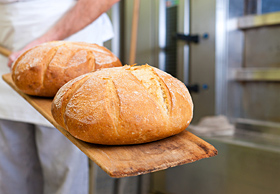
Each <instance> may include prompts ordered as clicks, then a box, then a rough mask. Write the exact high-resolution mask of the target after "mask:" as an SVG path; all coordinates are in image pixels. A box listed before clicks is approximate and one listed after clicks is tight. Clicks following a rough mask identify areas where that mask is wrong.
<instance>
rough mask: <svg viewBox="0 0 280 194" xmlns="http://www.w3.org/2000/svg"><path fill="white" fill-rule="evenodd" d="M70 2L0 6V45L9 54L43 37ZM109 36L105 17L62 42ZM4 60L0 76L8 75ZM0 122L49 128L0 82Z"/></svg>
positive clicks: (45, 0) (43, 0) (38, 1)
mask: <svg viewBox="0 0 280 194" xmlns="http://www.w3.org/2000/svg"><path fill="white" fill-rule="evenodd" d="M75 3H76V1H74V0H31V1H23V2H17V3H7V4H1V3H0V44H1V45H2V46H4V47H6V48H8V49H10V50H12V51H17V50H20V49H22V48H23V47H24V46H25V45H26V44H28V43H29V42H31V41H32V40H34V39H36V38H38V37H40V36H41V35H43V34H44V33H45V32H46V31H47V30H48V29H49V28H50V27H51V26H53V25H54V24H55V23H56V22H57V21H58V20H59V19H60V18H61V17H62V16H63V15H64V14H65V13H66V12H67V11H68V10H69V9H70V8H71V7H72V6H74V5H75ZM112 37H113V30H112V26H111V22H110V20H109V18H108V16H107V15H106V14H103V15H101V16H100V17H99V18H98V19H97V20H96V21H95V22H93V23H92V24H91V25H89V26H87V27H86V28H84V29H83V30H81V31H80V32H78V33H76V34H74V35H72V36H70V37H69V38H67V39H66V40H69V41H83V42H90V43H97V44H100V45H102V44H103V42H105V41H106V40H109V39H110V38H112ZM9 72H10V69H9V68H8V67H7V58H6V57H3V56H0V74H1V75H2V74H5V73H9ZM0 119H7V120H16V121H22V122H27V123H34V124H40V125H46V126H52V125H51V124H50V123H49V122H48V121H47V120H46V119H45V118H43V116H41V115H40V114H39V113H38V112H37V111H35V109H34V108H33V107H32V106H31V105H29V104H28V103H27V102H26V101H25V100H24V99H23V98H22V97H20V96H19V95H18V94H17V93H16V92H14V91H13V90H12V89H11V88H10V87H9V86H8V85H7V84H6V83H5V82H4V81H3V80H2V79H1V80H0Z"/></svg>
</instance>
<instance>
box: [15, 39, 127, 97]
mask: <svg viewBox="0 0 280 194" xmlns="http://www.w3.org/2000/svg"><path fill="white" fill-rule="evenodd" d="M121 65H122V64H121V62H120V61H119V59H118V58H117V57H116V56H115V55H114V54H113V53H112V52H111V51H109V50H108V49H106V48H105V47H103V46H99V45H97V44H89V43H81V42H66V41H53V42H48V43H44V44H41V45H39V46H36V47H34V48H31V49H29V50H27V51H26V52H24V53H23V54H22V55H21V56H20V57H19V58H18V59H17V60H16V61H15V63H14V64H13V67H12V78H13V81H14V83H15V85H16V86H17V87H18V88H19V89H20V90H21V91H22V92H24V93H26V94H29V95H35V96H44V97H53V96H54V95H55V94H56V92H57V91H58V89H59V88H60V87H61V86H63V85H64V84H65V83H66V82H68V81H70V80H71V79H73V78H75V77H78V76H80V75H82V74H85V73H88V72H91V71H94V70H97V69H101V68H107V67H116V66H121Z"/></svg>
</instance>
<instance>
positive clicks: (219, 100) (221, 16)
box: [215, 0, 228, 115]
mask: <svg viewBox="0 0 280 194" xmlns="http://www.w3.org/2000/svg"><path fill="white" fill-rule="evenodd" d="M227 9H228V2H227V1H224V0H217V1H216V23H215V28H216V37H219V38H216V39H215V45H216V49H215V51H216V52H215V58H216V63H215V74H216V75H215V76H216V79H215V86H216V87H215V95H216V96H215V114H217V115H221V114H224V115H225V114H226V112H227V100H226V98H225V97H224V96H225V95H226V94H227V84H226V83H227V77H226V76H227V73H226V72H227V65H226V64H227V63H228V62H227V61H228V58H227V56H228V55H227V21H226V17H227Z"/></svg>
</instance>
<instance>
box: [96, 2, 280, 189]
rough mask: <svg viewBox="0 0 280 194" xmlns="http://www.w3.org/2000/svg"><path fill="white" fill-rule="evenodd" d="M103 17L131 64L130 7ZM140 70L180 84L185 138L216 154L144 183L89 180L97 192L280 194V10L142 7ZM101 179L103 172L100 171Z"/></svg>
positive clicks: (263, 5) (215, 5)
mask: <svg viewBox="0 0 280 194" xmlns="http://www.w3.org/2000/svg"><path fill="white" fill-rule="evenodd" d="M135 2H136V1H128V0H123V1H121V2H119V3H118V4H116V5H115V6H114V7H113V8H112V9H111V10H110V11H109V15H110V17H111V20H112V22H113V25H114V31H115V38H114V39H112V40H110V41H109V42H106V44H105V46H106V47H108V48H109V49H111V50H112V51H113V52H114V53H115V54H116V55H117V56H118V57H119V58H120V59H121V61H123V63H124V64H129V63H130V61H129V60H130V59H129V58H130V55H131V48H130V47H131V41H132V38H131V30H132V20H133V15H134V14H133V13H134V12H135V10H134V9H133V7H134V3H135ZM139 3H140V4H139V18H138V29H137V39H136V42H137V44H136V55H135V56H136V58H135V61H136V62H137V64H145V63H148V64H150V65H152V66H155V67H158V68H160V69H162V70H164V71H166V72H168V73H170V74H172V75H173V76H175V77H177V78H178V79H180V80H181V81H183V82H184V83H185V84H186V85H187V87H188V88H189V91H190V93H191V95H192V98H193V101H194V107H195V108H194V118H193V121H192V123H191V125H192V126H190V127H189V128H190V130H191V131H192V132H193V133H194V134H196V135H198V136H199V137H201V138H202V139H204V140H206V141H208V142H210V143H211V144H212V145H214V146H215V147H216V148H217V150H218V152H219V154H218V156H216V157H214V158H210V159H203V160H201V161H198V162H195V163H192V164H187V165H183V166H179V167H175V168H171V169H168V170H165V171H160V172H156V173H152V174H148V175H143V176H138V177H132V178H122V179H109V180H107V179H108V177H107V175H106V174H105V173H104V180H105V179H106V180H107V181H103V180H102V178H100V179H98V180H95V181H96V182H95V184H94V188H93V190H94V191H95V192H96V193H137V194H140V193H154V194H164V193H166V194H188V193H190V194H206V193H207V194H212V193H213V194H214V193H215V194H245V193H246V194H250V193H254V194H264V193H265V194H278V193H280V184H279V183H280V98H279V96H280V1H279V0H216V1H215V0H141V1H140V2H139ZM101 173H103V172H101Z"/></svg>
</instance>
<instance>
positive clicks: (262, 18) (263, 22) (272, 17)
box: [237, 12, 280, 30]
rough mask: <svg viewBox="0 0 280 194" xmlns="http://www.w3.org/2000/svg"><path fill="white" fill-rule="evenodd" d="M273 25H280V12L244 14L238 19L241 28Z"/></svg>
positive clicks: (238, 25)
mask: <svg viewBox="0 0 280 194" xmlns="http://www.w3.org/2000/svg"><path fill="white" fill-rule="evenodd" d="M271 25H280V12H273V13H269V14H262V15H249V16H244V17H241V18H238V21H237V27H238V28H239V29H241V30H245V29H250V28H257V27H263V26H271Z"/></svg>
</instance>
